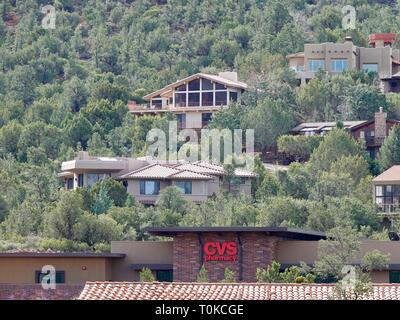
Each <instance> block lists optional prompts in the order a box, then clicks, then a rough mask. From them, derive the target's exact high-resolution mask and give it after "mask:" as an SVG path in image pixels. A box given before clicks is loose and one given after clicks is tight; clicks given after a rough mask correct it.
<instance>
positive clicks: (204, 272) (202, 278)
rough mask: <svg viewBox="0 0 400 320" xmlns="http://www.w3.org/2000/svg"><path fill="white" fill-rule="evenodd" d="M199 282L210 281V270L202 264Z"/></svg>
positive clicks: (198, 277)
mask: <svg viewBox="0 0 400 320" xmlns="http://www.w3.org/2000/svg"><path fill="white" fill-rule="evenodd" d="M197 282H200V283H205V282H209V280H208V272H207V269H206V268H205V267H204V265H202V266H201V268H200V270H199V273H198V274H197Z"/></svg>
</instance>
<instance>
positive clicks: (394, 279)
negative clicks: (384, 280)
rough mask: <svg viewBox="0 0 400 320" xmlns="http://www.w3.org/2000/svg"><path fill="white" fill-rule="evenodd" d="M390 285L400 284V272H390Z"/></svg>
mask: <svg viewBox="0 0 400 320" xmlns="http://www.w3.org/2000/svg"><path fill="white" fill-rule="evenodd" d="M389 283H400V271H397V270H396V271H393V270H392V271H389Z"/></svg>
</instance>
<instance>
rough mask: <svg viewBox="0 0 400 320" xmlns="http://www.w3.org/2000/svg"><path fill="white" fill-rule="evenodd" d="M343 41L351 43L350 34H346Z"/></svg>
mask: <svg viewBox="0 0 400 320" xmlns="http://www.w3.org/2000/svg"><path fill="white" fill-rule="evenodd" d="M344 42H345V43H346V42H351V43H353V38H352V36H347V37H345V38H344Z"/></svg>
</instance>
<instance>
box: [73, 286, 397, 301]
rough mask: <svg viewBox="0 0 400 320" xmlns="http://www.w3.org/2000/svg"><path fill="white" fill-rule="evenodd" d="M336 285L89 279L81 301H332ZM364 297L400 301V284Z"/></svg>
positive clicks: (379, 287)
mask: <svg viewBox="0 0 400 320" xmlns="http://www.w3.org/2000/svg"><path fill="white" fill-rule="evenodd" d="M337 298H338V297H337V295H336V294H335V285H334V284H315V283H310V284H293V283H184V282H172V283H167V282H151V283H146V282H87V283H86V285H85V288H84V289H83V291H82V293H81V295H80V296H79V298H78V299H79V300H332V299H337ZM362 298H363V300H400V284H373V290H372V292H371V293H370V294H368V295H366V296H364V297H362Z"/></svg>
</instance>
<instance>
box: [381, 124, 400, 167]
mask: <svg viewBox="0 0 400 320" xmlns="http://www.w3.org/2000/svg"><path fill="white" fill-rule="evenodd" d="M378 159H379V165H380V167H381V168H382V169H383V170H386V169H389V168H390V167H391V166H394V165H398V164H400V126H395V127H393V128H392V129H391V130H390V132H389V136H388V137H387V138H386V139H385V142H384V143H383V145H382V147H381V149H380V152H379V156H378Z"/></svg>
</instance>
